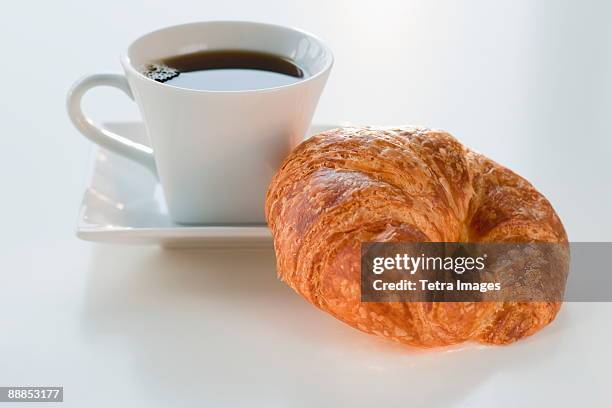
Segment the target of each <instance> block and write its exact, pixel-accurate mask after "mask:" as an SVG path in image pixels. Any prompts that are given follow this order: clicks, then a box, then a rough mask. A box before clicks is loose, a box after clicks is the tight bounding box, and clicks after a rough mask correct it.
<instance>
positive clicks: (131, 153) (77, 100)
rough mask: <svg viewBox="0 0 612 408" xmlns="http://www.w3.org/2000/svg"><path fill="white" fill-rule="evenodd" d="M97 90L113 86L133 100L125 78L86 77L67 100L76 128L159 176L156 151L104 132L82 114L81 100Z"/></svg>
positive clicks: (79, 82)
mask: <svg viewBox="0 0 612 408" xmlns="http://www.w3.org/2000/svg"><path fill="white" fill-rule="evenodd" d="M96 86H112V87H114V88H118V89H120V90H122V91H123V92H124V93H125V94H126V95H127V96H129V97H130V99H132V100H133V99H134V96H133V95H132V90H131V89H130V85H129V84H128V82H127V80H126V79H125V77H124V76H123V75H118V74H94V75H88V76H85V77H83V78H81V79H79V80H78V81H76V82H75V84H74V85H73V86H72V88H71V89H70V91H69V92H68V98H67V100H66V106H67V108H68V116H69V117H70V120H71V121H72V123H73V124H74V126H76V128H77V129H78V130H79V131H80V132H81V133H82V134H83V135H84V136H85V137H86V138H88V139H89V140H91V141H92V142H94V143H96V144H98V145H100V146H102V147H105V148H107V149H108V150H110V151H112V152H114V153H117V154H120V155H122V156H124V157H127V158H128V159H131V160H134V161H136V162H138V163H140V164H142V165H143V166H145V167H146V168H148V169H149V170H151V171H152V172H153V174H155V175H157V168H156V167H155V159H154V158H153V149H151V148H150V147H149V146H146V145H143V144H140V143H137V142H134V141H132V140H130V139H128V138H126V137H123V136H120V135H118V134H116V133H113V132H111V131H110V130H107V129H104V128H103V127H101V126H99V125H97V124H96V123H94V122H93V121H92V120H91V119H90V118H88V117H87V116H85V115H84V114H83V111H82V109H81V99H82V98H83V95H85V93H86V92H87V91H89V90H90V89H91V88H93V87H96Z"/></svg>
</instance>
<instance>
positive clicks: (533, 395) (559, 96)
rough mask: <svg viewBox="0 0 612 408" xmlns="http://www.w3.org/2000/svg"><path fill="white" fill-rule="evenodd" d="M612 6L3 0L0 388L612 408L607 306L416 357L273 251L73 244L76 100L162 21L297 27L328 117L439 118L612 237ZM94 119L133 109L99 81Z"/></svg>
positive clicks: (100, 402) (246, 399)
mask: <svg viewBox="0 0 612 408" xmlns="http://www.w3.org/2000/svg"><path fill="white" fill-rule="evenodd" d="M611 17H612V5H611V3H609V2H605V1H601V2H596V1H585V2H582V1H580V2H579V1H533V0H526V1H495V2H492V1H435V2H432V1H425V0H422V1H397V2H388V1H381V0H377V1H364V2H358V1H337V0H330V1H313V0H310V1H301V2H291V1H258V2H248V1H244V2H235V1H227V0H220V1H211V2H208V1H178V0H173V1H165V2H164V1H157V0H149V1H142V2H128V1H117V0H105V1H102V2H87V1H66V0H58V1H49V2H47V1H38V2H33V1H11V2H4V3H3V4H2V11H1V13H0V45H1V47H0V53H1V55H2V57H1V61H2V64H1V65H0V67H1V71H0V130H1V132H2V134H1V136H0V206H1V207H0V209H1V210H2V212H1V213H2V222H1V224H0V228H1V231H2V232H1V233H0V386H9V385H55V386H64V387H65V392H64V395H65V401H66V402H65V403H64V404H63V405H62V406H70V407H73V406H74V407H82V406H114V405H119V406H134V407H140V406H142V407H154V406H169V405H170V404H177V405H174V406H182V405H195V404H197V405H199V406H202V405H204V406H226V405H250V406H312V405H315V404H319V405H321V406H328V405H329V406H334V405H335V406H338V405H339V404H341V403H342V404H349V403H351V404H354V405H360V404H364V405H369V406H372V404H385V403H390V405H391V406H393V405H399V404H400V403H401V404H402V405H404V406H407V405H410V406H419V405H424V406H449V405H453V406H491V405H495V406H508V407H513V406H517V405H522V406H534V407H535V406H550V405H554V406H575V405H578V404H580V405H585V406H609V405H610V402H611V401H610V396H609V391H606V389H605V388H604V387H607V383H608V380H609V378H608V377H609V367H610V365H611V364H612V352H611V351H610V347H609V340H610V336H612V323H611V320H610V313H611V312H612V306H611V305H610V304H568V305H566V306H565V307H564V309H563V310H562V312H561V314H560V316H559V317H558V319H557V321H555V322H554V323H553V324H552V325H551V326H550V327H549V328H547V329H546V330H544V331H542V332H541V333H539V334H537V335H536V336H534V337H532V338H530V339H527V340H524V341H522V342H519V343H517V344H514V345H512V346H509V347H501V348H480V347H474V346H468V347H465V348H460V349H453V350H447V351H434V352H431V351H428V352H420V351H415V350H412V349H407V348H404V347H400V346H395V345H393V344H387V343H385V342H384V341H382V340H379V339H376V338H373V337H370V336H367V335H364V334H361V333H359V332H356V331H354V330H352V329H350V328H348V327H346V326H344V325H342V324H340V323H338V322H336V321H335V320H334V319H332V318H331V317H329V316H327V315H324V314H323V313H320V312H318V311H317V310H315V309H314V308H312V307H310V306H309V305H308V304H306V303H305V302H304V301H302V300H301V299H300V298H299V297H298V296H297V295H295V294H294V293H293V292H291V291H290V290H289V289H288V288H287V287H285V286H284V285H283V284H281V283H280V282H278V281H277V280H276V278H275V268H274V257H273V253H272V251H271V250H244V251H234V252H229V251H204V250H187V251H163V250H160V249H157V248H153V247H119V246H106V245H95V244H90V243H86V242H82V241H79V240H77V239H76V238H75V237H74V233H73V228H74V225H75V221H76V215H77V209H78V205H79V202H80V199H81V195H82V193H83V186H84V182H85V175H86V171H87V163H88V152H89V150H90V144H89V142H87V141H86V140H85V139H84V138H83V137H80V136H79V135H78V133H77V131H76V130H75V129H74V128H72V126H71V125H70V123H69V121H68V119H67V116H66V113H65V108H64V99H65V94H66V91H67V90H68V88H69V86H70V85H71V83H72V82H73V81H74V80H75V79H77V78H78V77H79V76H81V75H83V74H85V73H91V72H117V71H119V69H120V67H119V62H118V54H119V53H120V51H121V50H122V49H123V48H124V47H125V46H126V45H127V44H128V43H129V42H130V41H132V40H133V39H134V38H136V37H137V36H139V35H141V34H143V33H146V32H148V31H150V30H153V29H156V28H159V27H162V26H167V25H173V24H178V23H184V22H190V21H196V20H208V19H248V20H257V21H265V22H273V23H279V24H284V25H295V26H298V27H300V28H303V29H306V30H308V31H312V32H314V33H315V34H317V35H319V36H320V37H322V38H323V39H325V40H326V41H327V42H328V43H329V45H330V47H331V48H332V50H333V51H334V53H335V57H336V65H335V66H334V68H333V71H332V75H331V77H330V80H329V83H328V86H327V88H326V90H325V92H324V95H323V97H322V99H321V102H320V105H319V109H318V111H317V115H316V118H315V121H319V122H325V123H329V122H338V121H351V122H356V123H364V124H424V125H428V126H432V127H439V128H445V129H448V130H450V131H451V132H452V133H454V134H455V135H456V136H457V137H458V138H459V139H460V140H462V141H463V142H464V143H465V144H467V145H469V146H471V147H473V148H476V149H477V150H480V151H482V152H483V153H485V154H487V155H489V156H490V157H492V158H494V159H495V160H497V161H499V162H500V163H502V164H505V165H507V166H508V167H510V168H512V169H514V170H515V171H517V172H518V173H519V174H521V175H523V176H525V177H526V178H528V179H529V180H530V181H532V182H533V183H534V185H535V186H536V187H537V188H539V189H540V191H542V192H543V193H544V194H545V195H546V196H547V197H548V198H549V199H550V201H551V202H552V203H553V205H554V206H555V208H556V209H557V210H558V212H559V215H560V216H561V218H562V220H563V221H564V223H565V225H566V228H567V231H568V234H569V236H570V239H571V240H573V241H610V240H611V238H612V216H611V215H610V209H611V208H612V185H611V184H612V183H611V181H610V176H611V171H610V162H611V161H612V159H611V152H612V137H611V136H612V135H611V134H610V133H611V132H610V129H611V125H610V117H611V113H612V92H611V91H612V80H611V78H612V53H611V52H610V45H611V44H610V39H611V38H612V24H610V20H611ZM86 110H87V111H88V112H90V113H91V114H92V116H94V117H95V118H98V119H100V120H122V119H134V118H137V117H138V114H137V110H136V108H135V106H134V105H133V104H132V103H131V102H130V101H128V100H127V98H125V96H124V95H122V94H120V93H118V92H116V91H113V90H107V89H99V90H96V91H94V92H91V93H90V94H89V95H88V96H87V97H86ZM126 177H129V175H126ZM0 405H1V406H5V405H2V404H0ZM50 406H51V405H50Z"/></svg>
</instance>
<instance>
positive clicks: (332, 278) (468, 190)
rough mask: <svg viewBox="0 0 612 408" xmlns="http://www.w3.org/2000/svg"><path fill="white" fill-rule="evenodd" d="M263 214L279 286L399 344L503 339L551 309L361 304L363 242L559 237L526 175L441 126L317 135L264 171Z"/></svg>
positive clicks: (540, 305) (532, 327)
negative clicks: (267, 178) (270, 172)
mask: <svg viewBox="0 0 612 408" xmlns="http://www.w3.org/2000/svg"><path fill="white" fill-rule="evenodd" d="M266 219H267V221H268V225H269V227H270V229H271V230H272V234H273V237H274V248H275V251H276V256H277V264H278V274H279V276H280V278H281V279H282V280H283V281H284V282H286V283H287V284H288V285H290V286H291V287H292V288H293V289H294V290H295V291H296V292H298V293H299V294H300V295H302V296H303V297H304V298H305V299H306V300H308V301H309V302H310V303H312V304H313V305H315V306H317V307H318V308H320V309H322V310H324V311H326V312H328V313H330V314H331V315H333V316H335V317H336V318H338V319H340V320H342V321H343V322H345V323H347V324H349V325H351V326H353V327H355V328H357V329H359V330H362V331H364V332H367V333H371V334H376V335H379V336H383V337H385V338H388V339H391V340H395V341H398V342H400V343H405V344H409V345H414V346H420V347H434V346H443V345H450V344H455V343H459V342H463V341H466V340H474V341H478V342H482V343H493V344H505V343H510V342H512V341H515V340H517V339H519V338H522V337H525V336H529V335H531V334H533V333H535V332H536V331H537V330H539V329H540V328H542V327H543V326H545V325H547V324H548V323H550V322H551V321H552V320H553V319H554V318H555V316H556V314H557V312H558V311H559V308H560V303H559V302H522V303H521V302H481V303H474V302H472V303H450V302H449V303H442V302H440V303H435V302H429V303H424V302H421V303H417V302H414V303H401V302H390V303H382V302H381V303H370V302H361V301H360V243H361V242H368V241H369V242H371V241H380V242H388V241H407V242H428V241H433V242H536V241H537V242H561V243H566V242H567V235H566V233H565V230H564V228H563V225H562V224H561V221H560V220H559V217H558V216H557V214H556V213H555V211H554V210H553V208H552V206H551V205H550V203H549V202H548V201H547V200H546V199H545V198H544V197H543V196H542V195H541V194H540V193H539V192H537V191H536V190H535V189H534V188H533V186H532V185H531V184H530V183H529V182H527V181H526V180H525V179H523V178H521V177H520V176H518V175H516V174H515V173H513V172H512V171H510V170H509V169H507V168H505V167H503V166H501V165H499V164H497V163H495V162H493V161H492V160H489V159H488V158H486V157H484V156H483V155H481V154H479V153H476V152H474V151H472V150H470V149H468V148H467V147H465V146H463V145H462V144H461V143H459V142H458V141H457V140H456V139H455V138H454V137H453V136H451V135H450V134H449V133H447V132H444V131H439V130H430V129H426V128H417V127H400V128H374V127H351V128H343V129H334V130H329V131H326V132H323V133H320V134H318V135H315V136H313V137H311V138H310V139H308V140H306V141H305V142H303V143H302V144H300V145H299V146H298V147H297V148H296V149H295V150H294V151H293V152H292V153H291V154H290V155H289V157H288V158H287V159H286V160H285V162H284V163H283V165H282V166H281V168H280V169H279V171H278V172H277V174H276V175H275V177H274V178H273V180H272V182H271V184H270V187H269V190H268V193H267V197H266Z"/></svg>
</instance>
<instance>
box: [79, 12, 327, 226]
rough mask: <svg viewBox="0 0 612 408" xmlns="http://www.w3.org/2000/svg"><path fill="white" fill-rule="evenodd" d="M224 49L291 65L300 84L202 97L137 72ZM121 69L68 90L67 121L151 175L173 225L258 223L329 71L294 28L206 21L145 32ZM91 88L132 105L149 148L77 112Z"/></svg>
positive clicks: (322, 55) (316, 48)
mask: <svg viewBox="0 0 612 408" xmlns="http://www.w3.org/2000/svg"><path fill="white" fill-rule="evenodd" d="M228 49H231V50H249V51H260V52H266V53H271V54H276V55H279V56H281V57H284V58H287V59H289V60H291V61H293V62H295V63H296V65H298V66H299V67H300V68H302V70H303V71H304V72H305V76H304V78H303V79H302V80H300V81H298V82H295V83H293V84H290V85H284V86H279V87H274V88H266V89H257V90H245V91H202V90H194V89H186V88H179V87H176V86H171V85H168V84H165V83H160V82H156V81H154V80H152V79H149V78H148V77H146V76H145V75H143V74H142V70H143V68H144V67H145V66H146V65H147V64H148V63H150V62H152V61H158V60H160V59H163V58H167V57H170V56H176V55H181V54H189V53H193V52H197V51H202V50H228ZM121 64H122V66H123V69H124V71H125V75H117V74H96V75H90V76H86V77H84V78H82V79H80V80H79V81H77V82H76V83H75V84H74V86H73V87H72V89H71V90H70V92H69V94H68V101H67V104H68V114H69V116H70V119H71V120H72V122H73V123H74V125H75V126H76V127H77V128H78V129H79V130H80V131H81V133H83V135H85V136H86V137H87V138H89V139H90V140H92V141H93V142H94V143H97V144H99V145H101V146H103V147H105V148H107V149H109V150H111V151H113V152H115V153H118V154H120V155H123V156H125V157H128V158H130V159H132V160H135V161H137V162H139V163H141V164H143V165H144V166H146V167H147V168H149V169H150V170H151V171H152V172H154V173H155V174H157V175H158V177H159V180H160V182H161V185H162V187H163V190H164V195H165V198H166V202H167V205H168V211H169V214H170V217H171V218H172V219H173V220H175V221H176V222H180V223H204V224H249V223H261V222H263V221H264V212H263V207H264V201H265V192H266V189H267V186H268V184H269V182H270V180H271V178H272V175H273V174H274V172H275V171H276V169H277V168H278V166H279V165H280V163H281V162H282V160H283V159H284V158H285V157H286V155H287V154H288V153H289V151H290V150H291V148H292V147H293V146H295V145H296V144H297V143H299V142H300V141H301V140H302V139H303V137H304V136H305V132H306V130H307V129H308V126H309V124H310V121H311V119H312V116H313V113H314V110H315V108H316V105H317V102H318V100H319V96H320V95H321V92H322V91H323V87H324V86H325V82H326V81H327V77H328V76H329V72H330V69H331V67H332V64H333V56H332V53H331V51H330V50H329V48H328V47H327V46H326V45H325V44H324V43H323V42H322V41H321V40H320V39H318V38H317V37H315V36H313V35H311V34H308V33H306V32H303V31H301V30H297V29H294V28H288V27H282V26H277V25H271V24H263V23H254V22H240V21H211V22H200V23H192V24H185V25H179V26H174V27H168V28H164V29H161V30H158V31H154V32H152V33H149V34H146V35H144V36H142V37H140V38H139V39H137V40H136V41H134V42H133V43H132V44H131V45H130V46H129V47H128V49H127V51H126V52H125V53H124V54H122V56H121ZM95 86H112V87H116V88H119V89H121V90H122V91H123V92H125V93H126V94H127V95H128V96H129V97H130V98H133V99H134V100H135V101H136V103H137V105H138V107H139V110H140V114H141V116H142V119H143V121H144V124H145V127H146V129H147V133H148V136H149V140H150V143H151V147H149V146H145V145H142V144H139V143H136V142H133V141H131V140H129V139H127V138H125V137H123V136H121V135H118V134H115V133H113V132H110V131H109V130H106V129H104V128H102V127H100V126H99V125H97V124H94V123H93V121H92V120H91V119H89V118H88V117H87V116H85V115H84V114H83V112H82V110H81V98H82V96H83V95H84V94H85V92H87V91H88V90H89V89H91V88H93V87H95ZM126 177H129V175H126Z"/></svg>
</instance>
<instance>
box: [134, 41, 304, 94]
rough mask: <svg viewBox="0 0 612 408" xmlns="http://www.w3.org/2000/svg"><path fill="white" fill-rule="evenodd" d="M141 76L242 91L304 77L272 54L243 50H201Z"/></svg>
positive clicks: (154, 66) (149, 68)
mask: <svg viewBox="0 0 612 408" xmlns="http://www.w3.org/2000/svg"><path fill="white" fill-rule="evenodd" d="M143 74H144V75H146V76H147V77H149V78H151V79H154V80H156V81H158V82H165V83H167V84H169V85H174V86H178V87H181V88H190V89H197V90H207V91H243V90H253V89H264V88H273V87H277V86H282V85H289V84H292V83H295V82H298V81H300V80H301V79H302V78H304V71H303V70H302V69H301V68H300V67H298V66H297V65H295V63H293V62H291V61H289V60H287V59H285V58H282V57H279V56H278V55H274V54H267V53H263V52H256V51H244V50H218V51H201V52H196V53H193V54H185V55H177V56H174V57H169V58H164V59H162V60H161V61H158V62H155V63H151V64H149V65H148V66H147V67H146V68H145V70H144V72H143Z"/></svg>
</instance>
